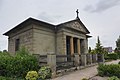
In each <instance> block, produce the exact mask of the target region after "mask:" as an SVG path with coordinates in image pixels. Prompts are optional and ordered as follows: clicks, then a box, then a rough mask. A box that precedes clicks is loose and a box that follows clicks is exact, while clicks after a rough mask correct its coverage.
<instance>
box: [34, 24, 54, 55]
mask: <svg viewBox="0 0 120 80" xmlns="http://www.w3.org/2000/svg"><path fill="white" fill-rule="evenodd" d="M33 33H34V34H33V41H34V43H33V50H34V54H41V55H46V54H47V53H49V52H54V53H55V33H54V31H53V30H52V29H48V28H45V27H42V26H40V25H34V26H33Z"/></svg>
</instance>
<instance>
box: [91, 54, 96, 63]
mask: <svg viewBox="0 0 120 80" xmlns="http://www.w3.org/2000/svg"><path fill="white" fill-rule="evenodd" d="M96 62H97V54H92V63H96Z"/></svg>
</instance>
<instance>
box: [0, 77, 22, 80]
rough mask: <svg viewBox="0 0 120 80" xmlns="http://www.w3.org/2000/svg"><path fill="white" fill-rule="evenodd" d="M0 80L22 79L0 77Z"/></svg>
mask: <svg viewBox="0 0 120 80" xmlns="http://www.w3.org/2000/svg"><path fill="white" fill-rule="evenodd" d="M0 80H24V79H20V78H10V77H3V76H0Z"/></svg>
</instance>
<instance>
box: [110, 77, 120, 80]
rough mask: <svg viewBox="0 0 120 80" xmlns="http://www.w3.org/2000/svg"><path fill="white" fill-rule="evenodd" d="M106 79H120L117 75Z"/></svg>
mask: <svg viewBox="0 0 120 80" xmlns="http://www.w3.org/2000/svg"><path fill="white" fill-rule="evenodd" d="M108 80H120V79H119V78H118V77H116V76H112V77H110V78H109V79H108Z"/></svg>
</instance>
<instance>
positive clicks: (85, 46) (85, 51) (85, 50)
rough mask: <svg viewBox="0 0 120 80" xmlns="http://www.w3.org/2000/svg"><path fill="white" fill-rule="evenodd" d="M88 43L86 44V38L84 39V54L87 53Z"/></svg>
mask: <svg viewBox="0 0 120 80" xmlns="http://www.w3.org/2000/svg"><path fill="white" fill-rule="evenodd" d="M87 46H88V44H87V40H86V39H84V54H87V53H88V47H87Z"/></svg>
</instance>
